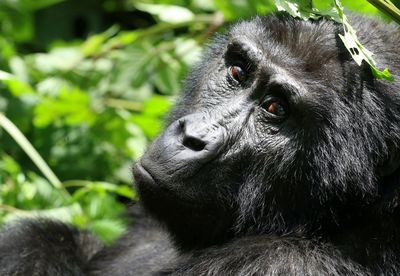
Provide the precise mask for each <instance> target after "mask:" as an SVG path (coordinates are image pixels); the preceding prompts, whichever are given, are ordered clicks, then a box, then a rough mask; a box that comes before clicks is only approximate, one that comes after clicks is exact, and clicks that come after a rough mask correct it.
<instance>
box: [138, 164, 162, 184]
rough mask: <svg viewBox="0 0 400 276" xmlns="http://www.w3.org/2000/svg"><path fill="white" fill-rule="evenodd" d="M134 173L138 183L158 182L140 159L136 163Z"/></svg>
mask: <svg viewBox="0 0 400 276" xmlns="http://www.w3.org/2000/svg"><path fill="white" fill-rule="evenodd" d="M133 175H134V176H135V182H136V183H139V182H144V183H147V184H153V185H154V184H155V183H156V182H155V180H154V178H153V176H152V175H151V174H150V173H149V172H148V171H147V170H146V169H145V168H144V167H143V165H142V164H141V162H140V161H139V162H137V163H136V165H135V167H134V169H133Z"/></svg>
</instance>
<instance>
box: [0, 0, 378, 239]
mask: <svg viewBox="0 0 400 276" xmlns="http://www.w3.org/2000/svg"><path fill="white" fill-rule="evenodd" d="M342 3H343V4H344V6H345V7H346V8H347V9H348V10H355V11H358V12H363V13H368V14H371V15H374V16H376V15H377V14H378V13H377V10H376V9H375V8H374V7H372V6H371V5H370V4H368V3H367V2H366V1H365V0H346V1H342ZM274 10H275V6H274V3H273V1H268V0H258V1H257V0H250V1H245V0H234V1H226V0H215V1H212V0H161V1H135V0H65V1H63V0H0V126H1V127H0V224H3V223H6V222H8V221H10V220H13V219H15V218H17V217H20V216H38V215H44V216H50V217H55V218H58V219H61V220H63V221H66V222H70V223H73V224H75V225H77V226H78V227H80V228H86V229H89V230H91V231H93V232H94V233H96V234H97V235H98V236H99V237H100V238H101V239H102V240H104V241H105V242H107V243H109V242H111V241H113V240H114V239H115V238H117V237H118V236H119V235H121V234H122V233H123V232H124V230H125V229H126V226H127V223H129V220H128V219H127V218H126V217H125V215H124V214H125V213H124V211H125V210H126V205H128V203H129V202H131V201H132V200H137V196H136V194H135V191H134V190H133V189H132V188H131V182H132V179H131V170H130V168H131V165H132V162H133V161H134V160H136V159H137V158H139V157H140V156H141V154H143V152H144V150H145V148H146V146H147V145H148V143H149V141H151V140H152V139H153V138H154V137H155V136H156V135H157V134H158V133H159V132H160V130H161V129H162V127H163V118H164V116H165V114H166V113H167V112H168V110H169V109H170V107H171V106H172V104H173V102H174V99H175V97H176V96H177V95H179V92H180V90H181V87H182V80H183V78H184V77H185V76H186V74H187V72H188V70H189V68H190V67H191V66H192V65H193V64H194V63H195V62H196V61H197V60H199V58H200V55H201V49H202V48H203V46H204V44H205V43H207V41H208V39H209V38H210V37H211V36H212V35H213V34H214V33H215V32H216V31H222V30H223V29H224V27H225V26H227V24H229V22H231V21H233V20H236V19H239V18H248V17H251V16H254V15H256V14H266V13H269V12H272V11H274ZM25 138H26V139H25ZM31 146H33V147H31ZM38 154H39V155H40V156H41V157H42V158H43V159H41V158H40V157H39V156H38Z"/></svg>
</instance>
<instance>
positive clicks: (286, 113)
mask: <svg viewBox="0 0 400 276" xmlns="http://www.w3.org/2000/svg"><path fill="white" fill-rule="evenodd" d="M351 21H352V23H353V25H354V27H355V29H356V30H357V31H358V36H359V38H360V40H361V42H362V43H363V45H365V46H366V47H367V48H368V49H370V50H371V51H373V52H374V53H375V54H376V56H375V59H376V60H377V62H378V64H379V65H380V66H382V67H389V68H390V69H391V72H392V74H393V75H394V78H395V81H394V82H388V81H382V80H377V79H375V78H374V77H373V76H372V74H371V70H370V68H369V67H368V66H366V65H363V66H361V67H359V66H357V65H356V64H355V62H354V61H353V60H352V59H351V56H350V55H349V54H348V52H347V50H346V49H345V47H344V46H343V45H342V42H341V41H340V39H339V38H338V34H339V33H341V32H342V30H341V27H340V25H339V24H336V23H334V22H331V21H327V20H318V21H308V22H305V21H300V20H297V19H293V18H290V17H287V16H284V15H272V16H267V17H257V18H255V19H253V20H251V21H244V22H240V23H238V24H236V25H234V26H233V27H232V28H231V29H230V30H229V31H228V32H227V33H225V34H221V35H218V36H217V37H216V38H215V39H214V41H213V42H212V43H211V45H210V46H209V47H208V49H207V50H206V51H205V54H204V56H203V59H202V61H201V62H200V64H198V65H197V66H196V68H195V69H194V70H193V72H192V73H191V75H190V76H189V77H188V79H187V81H186V85H185V91H184V94H183V96H182V98H181V100H180V101H179V102H178V104H177V105H176V107H175V109H174V110H173V112H172V113H171V116H170V118H169V127H167V129H166V130H165V131H164V133H163V134H161V135H160V136H159V137H158V138H157V139H156V140H155V141H154V142H153V144H152V145H151V146H150V148H149V149H148V150H147V152H146V153H145V155H144V156H143V157H142V159H141V160H140V161H139V162H138V163H137V164H136V165H135V168H134V176H135V184H136V186H137V189H138V191H139V193H140V197H141V204H142V206H143V207H144V209H145V211H146V214H147V213H148V214H149V215H150V217H151V218H147V216H146V215H143V214H142V212H141V211H137V210H135V212H136V217H137V219H136V221H137V223H136V225H134V226H133V228H132V231H131V232H130V233H129V234H128V235H127V236H126V237H124V238H123V239H122V240H121V241H120V242H118V243H117V244H116V245H114V246H112V247H110V248H98V246H95V247H93V241H92V240H91V239H85V240H82V238H80V237H81V235H82V233H79V232H76V231H75V230H71V229H70V228H67V227H64V226H62V225H59V224H53V223H52V222H49V221H43V220H42V221H37V222H35V221H29V222H26V223H24V222H22V223H20V224H18V225H14V226H13V225H11V226H9V227H8V228H6V230H5V231H3V233H2V234H1V235H0V274H1V275H23V274H21V273H19V272H20V271H31V272H33V274H34V273H36V274H35V275H56V274H54V273H58V274H59V275H81V274H82V275H150V274H171V275H374V274H391V275H396V274H400V231H399V229H400V225H399V224H400V213H399V207H398V205H399V204H398V203H399V200H400V199H399V191H400V168H399V167H400V78H399V72H400V48H399V45H400V30H399V28H398V27H396V26H395V25H384V24H382V23H379V22H377V21H374V20H371V19H366V18H363V17H360V16H354V17H352V18H351ZM154 221H156V222H158V223H154ZM21 224H22V226H21ZM43 224H46V227H44V228H45V229H46V233H47V235H37V233H38V232H39V231H44V230H43V229H44V228H43V227H42V226H43ZM21 229H23V230H21ZM60 231H65V233H67V234H68V235H69V236H68V237H69V238H68V239H67V240H66V239H61V240H62V241H63V242H64V243H66V246H64V247H62V248H64V249H65V248H67V249H68V250H66V249H65V250H64V251H62V253H63V254H61V255H60V258H55V256H56V255H55V254H56V253H55V252H54V251H56V249H57V248H61V245H60V243H61V240H60V239H57V237H59V236H57V235H60V234H59V233H60ZM63 235H66V234H63ZM16 241H18V243H17V244H18V247H15V246H11V245H12V244H13V243H15V242H16ZM43 245H46V246H43ZM90 246H92V247H90ZM88 247H90V249H91V250H88ZM92 255H94V256H93V257H92ZM38 264H40V265H38ZM72 268H73V269H72Z"/></svg>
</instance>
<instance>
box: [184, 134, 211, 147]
mask: <svg viewBox="0 0 400 276" xmlns="http://www.w3.org/2000/svg"><path fill="white" fill-rule="evenodd" d="M182 144H183V145H184V146H185V147H187V148H189V149H191V150H193V151H202V150H203V149H204V148H205V147H206V143H205V142H204V141H202V140H200V139H198V138H196V137H193V136H185V137H184V138H183V141H182Z"/></svg>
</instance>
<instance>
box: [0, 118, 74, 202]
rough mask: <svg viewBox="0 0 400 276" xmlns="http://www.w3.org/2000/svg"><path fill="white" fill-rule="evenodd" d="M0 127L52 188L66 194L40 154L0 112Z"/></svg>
mask: <svg viewBox="0 0 400 276" xmlns="http://www.w3.org/2000/svg"><path fill="white" fill-rule="evenodd" d="M0 127H2V128H4V130H5V131H6V132H7V133H8V134H10V136H11V137H12V138H13V139H14V141H15V142H17V144H18V145H19V146H20V147H21V148H22V149H23V150H24V152H25V153H26V154H27V155H28V156H29V158H30V159H31V160H32V161H33V163H35V165H36V166H37V167H38V168H39V170H40V171H41V172H42V173H43V175H44V176H45V177H46V178H47V180H48V181H49V182H50V183H51V184H52V185H53V186H54V187H56V188H57V189H59V190H62V191H63V192H64V193H65V194H68V192H67V191H66V190H65V189H64V187H63V186H62V184H61V181H60V180H59V179H58V178H57V176H56V175H55V174H54V172H53V171H52V170H51V169H50V167H49V166H48V165H47V163H46V162H45V161H44V160H43V158H42V157H41V156H40V154H39V153H38V152H37V151H36V149H35V148H34V147H33V146H32V144H31V143H30V142H29V141H28V139H26V137H25V136H24V135H23V134H22V132H21V131H20V130H19V129H18V128H17V127H16V126H15V125H14V124H13V123H12V122H11V121H10V120H9V119H8V118H7V117H6V116H4V114H3V113H1V112H0Z"/></svg>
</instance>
